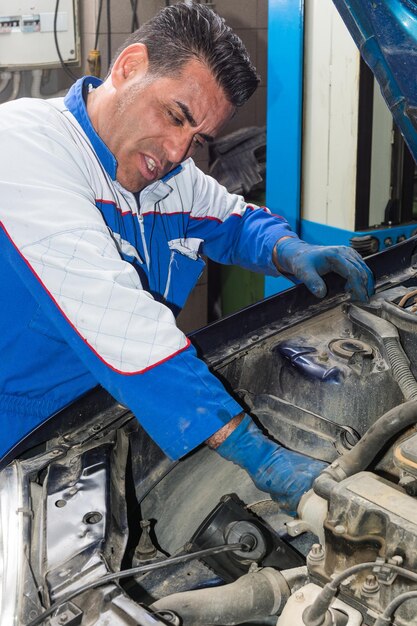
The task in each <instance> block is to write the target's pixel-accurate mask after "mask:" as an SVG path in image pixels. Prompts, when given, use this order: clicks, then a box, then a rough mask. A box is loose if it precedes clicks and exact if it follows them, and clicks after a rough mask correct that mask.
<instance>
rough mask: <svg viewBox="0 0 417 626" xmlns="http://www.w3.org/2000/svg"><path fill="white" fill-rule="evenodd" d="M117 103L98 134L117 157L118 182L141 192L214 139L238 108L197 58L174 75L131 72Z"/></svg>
mask: <svg viewBox="0 0 417 626" xmlns="http://www.w3.org/2000/svg"><path fill="white" fill-rule="evenodd" d="M113 101H114V104H115V106H114V107H113V111H112V113H111V115H108V116H107V120H106V123H105V124H101V125H99V129H98V132H99V134H100V136H101V138H102V139H103V141H104V142H105V143H106V145H107V146H108V148H109V149H110V150H111V152H112V153H113V154H114V156H115V157H116V159H117V163H118V166H117V180H118V181H119V182H120V183H121V185H123V187H125V188H126V189H128V190H129V191H132V192H136V191H140V190H141V189H143V188H144V187H146V185H149V184H150V183H151V182H153V181H154V180H156V179H158V178H161V177H162V176H164V175H165V174H167V173H168V172H169V171H170V170H172V169H173V168H174V167H175V166H177V165H178V164H179V163H181V161H183V160H184V159H186V158H187V157H189V156H191V155H192V154H193V153H194V151H195V150H196V149H198V147H199V146H202V145H204V143H205V142H206V141H210V139H212V138H214V137H215V136H216V135H217V134H218V132H219V131H220V129H221V127H222V126H223V125H224V124H225V123H226V122H227V121H228V120H229V119H230V118H231V117H232V115H233V113H234V110H235V109H234V107H233V105H231V104H230V103H229V102H228V100H227V99H226V97H225V95H224V92H223V90H222V88H221V87H220V86H219V85H218V84H217V82H216V81H215V79H214V78H213V76H212V74H211V72H210V71H209V70H208V69H207V67H206V66H205V65H203V64H202V63H200V62H199V61H197V60H192V61H189V62H187V63H186V64H185V65H184V67H183V70H182V72H181V74H180V75H179V76H176V77H169V76H165V77H159V78H158V77H156V78H152V77H149V74H146V73H145V74H144V73H143V72H141V71H135V72H132V76H128V77H127V78H126V80H123V81H121V83H120V84H119V85H118V86H117V89H116V90H115V93H114V98H113Z"/></svg>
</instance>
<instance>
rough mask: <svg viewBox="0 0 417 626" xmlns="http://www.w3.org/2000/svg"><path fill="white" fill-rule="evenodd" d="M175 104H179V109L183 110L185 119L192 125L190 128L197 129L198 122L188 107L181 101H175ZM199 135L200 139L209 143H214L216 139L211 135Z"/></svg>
mask: <svg viewBox="0 0 417 626" xmlns="http://www.w3.org/2000/svg"><path fill="white" fill-rule="evenodd" d="M175 104H177V105H178V106H179V108H180V109H181V111H182V112H183V114H184V117H185V119H186V120H187V122H188V123H189V124H190V126H192V127H193V128H195V127H196V126H197V122H196V121H195V119H194V117H193V116H192V113H191V111H190V109H189V108H188V106H187V105H186V104H184V102H181V101H180V100H175ZM198 134H199V135H200V137H202V138H203V139H204V140H205V141H207V142H209V143H210V142H212V141H214V137H212V136H211V135H206V134H205V133H198Z"/></svg>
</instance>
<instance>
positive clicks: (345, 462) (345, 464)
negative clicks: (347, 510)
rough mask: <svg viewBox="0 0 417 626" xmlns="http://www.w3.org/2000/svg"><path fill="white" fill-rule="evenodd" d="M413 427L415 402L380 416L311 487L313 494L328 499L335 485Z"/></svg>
mask: <svg viewBox="0 0 417 626" xmlns="http://www.w3.org/2000/svg"><path fill="white" fill-rule="evenodd" d="M415 423H417V400H409V401H408V402H405V403H404V404H399V405H398V406H396V407H394V408H393V409H391V410H390V411H388V413H385V414H384V415H382V416H381V417H380V418H379V419H378V420H377V421H376V422H375V423H374V424H372V426H371V427H370V428H369V429H368V430H367V431H366V433H365V434H364V436H363V437H362V439H361V440H360V441H358V443H357V444H356V445H355V446H353V448H352V449H351V450H349V451H348V452H345V454H343V455H342V456H341V457H339V458H338V459H337V460H336V461H334V462H333V463H332V464H331V465H330V466H329V467H328V468H327V469H325V470H324V472H322V473H321V474H320V476H319V477H318V478H317V479H316V481H315V483H314V486H313V488H314V491H315V493H317V494H318V495H319V496H322V497H324V498H328V496H329V493H330V491H331V487H332V485H333V484H334V481H336V482H340V481H341V480H343V479H344V478H347V477H348V476H353V474H357V473H358V472H361V471H362V470H364V469H366V468H367V467H368V465H369V464H370V463H371V461H373V459H374V458H375V456H376V455H377V454H378V452H380V450H382V448H383V447H384V445H385V444H386V443H387V441H389V440H390V439H391V438H392V437H394V436H395V435H397V434H398V433H400V432H401V431H403V430H405V429H406V428H407V427H408V426H411V425H412V424H415ZM340 470H342V473H340Z"/></svg>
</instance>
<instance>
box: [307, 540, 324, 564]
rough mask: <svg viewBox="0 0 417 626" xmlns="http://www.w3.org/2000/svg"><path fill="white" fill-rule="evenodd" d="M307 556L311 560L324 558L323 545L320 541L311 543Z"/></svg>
mask: <svg viewBox="0 0 417 626" xmlns="http://www.w3.org/2000/svg"><path fill="white" fill-rule="evenodd" d="M308 558H309V559H310V560H311V561H321V560H322V559H324V550H323V546H322V545H321V544H320V543H313V545H312V546H311V550H310V552H309V555H308Z"/></svg>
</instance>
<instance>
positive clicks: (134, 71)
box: [111, 43, 149, 89]
mask: <svg viewBox="0 0 417 626" xmlns="http://www.w3.org/2000/svg"><path fill="white" fill-rule="evenodd" d="M148 67H149V57H148V49H147V47H146V45H145V44H144V43H134V44H132V45H130V46H128V47H127V48H125V49H124V50H122V52H121V53H120V54H119V56H118V57H117V59H116V60H115V62H114V64H113V67H112V70H111V79H112V83H113V86H114V87H115V88H116V89H117V88H118V87H120V86H122V85H124V84H126V83H127V82H130V81H131V80H137V79H138V78H142V77H144V76H145V75H146V74H147V71H148Z"/></svg>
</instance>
